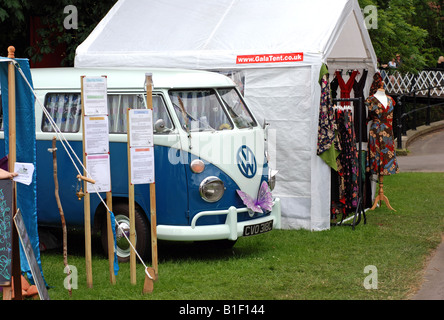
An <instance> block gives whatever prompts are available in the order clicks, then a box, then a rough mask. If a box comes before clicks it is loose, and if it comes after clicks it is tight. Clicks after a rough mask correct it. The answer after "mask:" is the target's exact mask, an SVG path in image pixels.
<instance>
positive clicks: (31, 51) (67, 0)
mask: <svg viewBox="0 0 444 320" xmlns="http://www.w3.org/2000/svg"><path fill="white" fill-rule="evenodd" d="M116 2H117V0H101V1H96V0H89V1H88V0H59V1H48V0H0V30H1V32H0V55H3V56H4V55H5V54H6V49H7V47H8V46H9V45H14V46H15V47H16V56H17V57H24V58H30V59H31V60H32V61H40V60H41V59H42V57H43V56H44V55H45V54H48V53H51V52H53V51H54V49H55V48H56V47H57V46H58V45H63V46H65V47H66V53H65V58H64V59H63V61H62V65H65V66H72V65H73V63H74V56H75V50H76V48H77V46H78V45H79V44H80V43H82V42H83V41H84V40H85V39H86V37H87V36H88V35H89V34H90V33H91V31H92V30H93V29H94V28H95V27H96V25H97V24H98V23H99V22H100V20H102V18H103V17H104V16H105V15H106V13H107V12H108V11H109V10H110V9H111V7H112V6H113V5H114V4H115V3H116ZM68 5H74V6H75V8H76V9H77V22H78V23H77V29H66V28H65V26H64V20H65V18H67V16H68V14H67V13H64V8H65V7H66V6H68ZM32 16H34V17H35V16H38V17H40V19H41V22H42V24H43V26H44V27H42V28H39V29H38V30H35V32H36V33H37V34H38V35H39V36H40V38H41V40H40V41H39V42H38V43H37V44H36V45H34V46H32V47H31V46H30V42H29V23H30V17H32ZM3 50H4V51H5V53H3Z"/></svg>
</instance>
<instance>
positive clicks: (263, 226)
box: [243, 220, 273, 237]
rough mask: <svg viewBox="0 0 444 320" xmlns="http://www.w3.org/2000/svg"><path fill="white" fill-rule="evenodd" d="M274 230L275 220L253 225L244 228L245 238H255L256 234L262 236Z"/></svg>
mask: <svg viewBox="0 0 444 320" xmlns="http://www.w3.org/2000/svg"><path fill="white" fill-rule="evenodd" d="M272 229H273V220H270V221H266V222H262V223H258V224H252V225H249V226H245V227H244V234H243V235H244V237H247V236H253V235H255V234H261V233H264V232H268V231H271V230H272Z"/></svg>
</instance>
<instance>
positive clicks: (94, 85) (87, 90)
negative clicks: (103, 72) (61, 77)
mask: <svg viewBox="0 0 444 320" xmlns="http://www.w3.org/2000/svg"><path fill="white" fill-rule="evenodd" d="M82 84H83V91H82V93H83V107H84V113H85V115H97V114H108V105H107V102H108V101H107V92H106V89H107V84H106V77H82Z"/></svg>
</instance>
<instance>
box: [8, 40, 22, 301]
mask: <svg viewBox="0 0 444 320" xmlns="http://www.w3.org/2000/svg"><path fill="white" fill-rule="evenodd" d="M8 58H10V59H14V58H15V48H14V47H12V46H10V47H8ZM15 108H16V100H15V69H14V63H13V62H9V65H8V117H9V134H8V139H9V140H8V141H9V151H8V169H9V172H14V166H15V162H16V117H15ZM12 194H13V199H12V208H11V210H12V212H13V215H14V214H15V213H16V212H17V190H16V184H15V182H14V183H13V186H12ZM11 236H12V270H11V271H12V280H13V281H12V283H11V287H5V288H4V289H3V298H4V299H13V300H22V299H23V296H22V283H21V267H20V246H19V236H18V233H17V229H16V228H12V235H11Z"/></svg>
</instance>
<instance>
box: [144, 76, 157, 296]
mask: <svg viewBox="0 0 444 320" xmlns="http://www.w3.org/2000/svg"><path fill="white" fill-rule="evenodd" d="M145 86H146V104H147V108H148V109H150V110H153V92H152V90H153V88H152V87H153V79H152V75H151V74H146V75H145ZM152 147H153V148H154V146H152ZM150 220H151V224H150V225H151V263H152V266H153V267H152V268H147V270H145V273H147V272H148V273H149V274H150V277H149V276H148V275H147V274H145V281H144V284H143V290H142V293H149V292H152V291H153V290H154V281H156V280H157V279H158V277H159V270H158V257H157V215H156V185H155V183H150Z"/></svg>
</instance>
